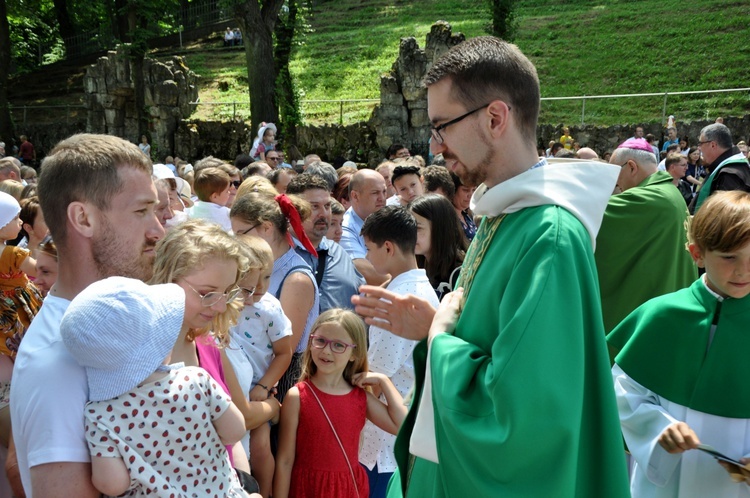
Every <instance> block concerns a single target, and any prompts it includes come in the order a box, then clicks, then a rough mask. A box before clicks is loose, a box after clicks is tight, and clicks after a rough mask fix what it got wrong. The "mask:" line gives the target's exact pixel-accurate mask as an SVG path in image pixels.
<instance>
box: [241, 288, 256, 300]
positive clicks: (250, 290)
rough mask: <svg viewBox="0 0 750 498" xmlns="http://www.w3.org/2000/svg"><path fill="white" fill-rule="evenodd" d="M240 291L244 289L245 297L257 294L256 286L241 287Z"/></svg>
mask: <svg viewBox="0 0 750 498" xmlns="http://www.w3.org/2000/svg"><path fill="white" fill-rule="evenodd" d="M240 291H242V294H243V296H244V297H245V298H248V297H250V296H252V295H253V294H255V287H240Z"/></svg>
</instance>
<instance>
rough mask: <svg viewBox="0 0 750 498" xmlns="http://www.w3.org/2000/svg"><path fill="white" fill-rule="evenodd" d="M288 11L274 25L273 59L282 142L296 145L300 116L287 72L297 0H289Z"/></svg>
mask: <svg viewBox="0 0 750 498" xmlns="http://www.w3.org/2000/svg"><path fill="white" fill-rule="evenodd" d="M288 5H289V13H288V14H287V16H286V18H285V19H284V18H279V21H278V24H277V25H276V50H275V52H274V56H275V57H274V59H275V64H276V70H277V72H278V75H277V76H276V92H277V96H276V99H277V101H278V105H279V110H280V113H281V121H282V123H281V124H282V125H283V126H282V130H283V132H282V134H283V136H284V143H285V144H288V145H296V141H297V125H298V124H300V123H301V121H302V117H301V116H300V112H299V99H298V96H297V90H296V88H295V87H294V80H293V79H292V75H291V73H290V72H289V59H290V58H291V56H292V41H293V40H294V31H295V29H296V27H297V0H289V2H288Z"/></svg>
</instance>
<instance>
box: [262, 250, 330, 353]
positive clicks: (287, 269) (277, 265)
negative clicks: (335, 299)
mask: <svg viewBox="0 0 750 498" xmlns="http://www.w3.org/2000/svg"><path fill="white" fill-rule="evenodd" d="M295 267H301V268H299V269H297V270H294V271H293V272H292V271H291V270H292V268H295ZM297 272H301V273H304V274H305V275H307V276H308V277H310V280H312V283H313V287H315V301H314V302H313V305H312V308H310V313H308V315H307V321H305V330H304V331H303V332H302V337H300V340H299V343H298V344H294V347H295V350H294V352H295V353H302V352H303V351H304V350H305V348H306V347H307V342H308V339H309V337H310V330H311V329H312V325H313V323H315V320H316V319H317V318H318V315H319V314H320V304H319V298H318V284H317V283H316V282H315V275H313V274H312V272H311V271H310V267H309V266H308V265H307V263H306V262H305V260H304V259H302V258H300V257H299V255H298V254H297V253H296V252H295V251H293V250H292V248H291V247H290V248H289V250H288V251H287V252H285V253H284V254H283V255H282V256H281V257H280V258H279V259H277V260H276V261H274V262H273V272H272V273H271V283H270V284H269V286H268V292H269V293H271V294H272V295H274V296H276V298H277V299H281V287H282V285H283V284H284V281H285V280H286V277H287V276H288V275H289V274H290V273H297Z"/></svg>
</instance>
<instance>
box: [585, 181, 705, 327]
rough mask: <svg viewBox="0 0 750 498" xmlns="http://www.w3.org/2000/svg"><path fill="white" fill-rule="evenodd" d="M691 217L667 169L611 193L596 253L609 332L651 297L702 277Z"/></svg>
mask: <svg viewBox="0 0 750 498" xmlns="http://www.w3.org/2000/svg"><path fill="white" fill-rule="evenodd" d="M688 219H689V214H688V210H687V207H686V206H685V201H684V200H683V199H682V196H681V195H680V191H679V190H678V189H677V188H676V187H675V186H674V184H673V183H672V177H671V176H670V175H669V173H666V172H663V171H658V172H656V173H654V174H653V175H651V176H649V177H648V178H646V179H645V180H644V181H643V182H641V183H640V185H638V186H637V187H633V188H631V189H628V190H626V191H625V192H623V193H621V194H618V195H614V196H612V198H611V199H610V201H609V203H608V204H607V210H606V211H605V212H604V219H603V220H602V227H601V229H600V230H599V235H598V236H597V238H596V253H595V254H594V257H595V259H596V267H597V269H598V271H599V287H600V289H601V299H602V315H603V317H604V330H605V332H610V331H611V330H612V329H613V328H615V326H616V325H617V324H618V323H620V322H621V321H622V319H623V318H625V317H626V316H628V314H629V313H630V312H631V311H633V310H634V309H636V308H637V307H638V306H640V305H641V304H643V303H645V302H646V301H648V300H649V299H651V298H654V297H656V296H661V295H662V294H667V293H668V292H674V291H676V290H679V289H682V288H685V287H687V286H688V285H690V283H691V282H692V281H693V280H695V279H696V278H697V277H698V273H697V269H696V267H695V264H694V263H693V260H692V258H691V257H690V253H689V252H688V251H687V248H686V245H687V223H688Z"/></svg>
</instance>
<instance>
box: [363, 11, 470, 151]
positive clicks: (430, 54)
mask: <svg viewBox="0 0 750 498" xmlns="http://www.w3.org/2000/svg"><path fill="white" fill-rule="evenodd" d="M464 39H465V37H464V35H463V34H461V33H458V34H455V35H454V34H453V33H452V32H451V26H450V24H448V23H447V22H445V21H438V22H436V23H435V24H433V25H432V28H431V29H430V32H429V33H428V34H427V43H426V46H425V49H424V50H422V49H420V48H419V45H418V44H417V41H416V40H415V39H414V38H413V37H409V38H402V39H401V45H400V46H399V55H398V59H396V62H394V64H393V68H392V69H391V71H390V72H389V73H388V74H385V75H383V76H381V77H380V105H378V106H377V107H376V108H375V110H374V111H373V113H372V117H371V118H370V121H369V126H370V127H371V128H372V129H373V130H374V132H375V135H376V137H377V138H376V143H377V145H378V147H379V148H380V149H381V152H380V155H381V157H382V156H383V154H384V153H385V150H386V149H387V148H388V147H390V146H391V145H392V144H394V143H401V144H404V145H405V146H407V147H408V148H409V149H410V150H412V149H414V150H415V151H419V152H421V153H424V151H426V147H425V146H426V144H427V143H428V142H429V139H430V120H429V117H428V116H427V91H426V89H425V88H423V87H422V78H424V75H425V74H426V73H427V71H428V70H429V68H430V66H432V64H433V62H434V61H435V59H437V58H438V57H440V56H441V55H442V54H443V53H445V52H446V51H447V50H448V49H449V48H451V47H453V46H454V45H458V44H459V43H461V42H462V41H464Z"/></svg>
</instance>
